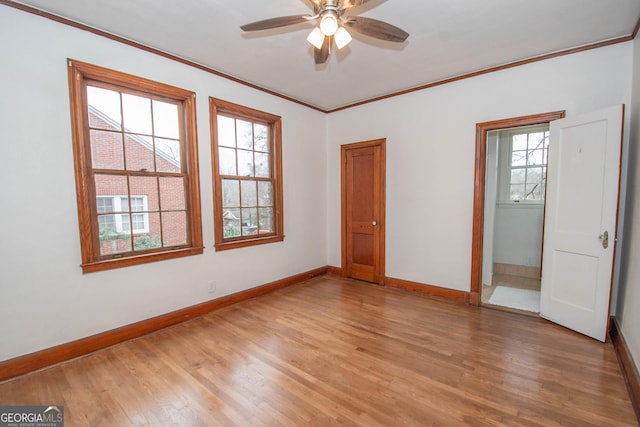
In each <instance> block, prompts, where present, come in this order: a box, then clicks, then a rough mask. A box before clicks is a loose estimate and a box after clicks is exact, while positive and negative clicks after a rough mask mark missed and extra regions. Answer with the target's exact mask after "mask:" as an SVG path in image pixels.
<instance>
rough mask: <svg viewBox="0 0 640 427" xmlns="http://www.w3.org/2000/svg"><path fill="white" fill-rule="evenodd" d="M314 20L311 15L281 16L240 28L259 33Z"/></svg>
mask: <svg viewBox="0 0 640 427" xmlns="http://www.w3.org/2000/svg"><path fill="white" fill-rule="evenodd" d="M309 19H312V17H311V16H309V15H292V16H280V17H278V18H271V19H265V20H263V21H256V22H252V23H250V24H246V25H243V26H241V27H240V29H241V30H242V31H259V30H268V29H271V28H279V27H286V26H287V25H295V24H300V23H302V22H307V21H309Z"/></svg>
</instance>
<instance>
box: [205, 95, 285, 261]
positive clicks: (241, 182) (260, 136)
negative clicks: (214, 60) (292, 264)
mask: <svg viewBox="0 0 640 427" xmlns="http://www.w3.org/2000/svg"><path fill="white" fill-rule="evenodd" d="M210 101H211V124H212V152H213V172H214V178H213V179H214V183H213V184H214V192H215V194H214V196H215V197H214V220H215V243H216V250H224V249H231V248H237V247H243V246H249V245H255V244H262V243H270V242H278V241H282V240H283V239H284V235H283V221H282V164H281V163H282V162H281V158H282V157H281V145H282V136H281V119H280V117H278V116H274V115H272V114H268V113H264V112H261V111H257V110H253V109H250V108H247V107H243V106H240V105H236V104H232V103H230V102H226V101H221V100H219V99H214V98H210Z"/></svg>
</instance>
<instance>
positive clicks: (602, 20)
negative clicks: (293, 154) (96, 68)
mask: <svg viewBox="0 0 640 427" xmlns="http://www.w3.org/2000/svg"><path fill="white" fill-rule="evenodd" d="M21 3H23V4H26V5H29V6H32V7H35V8H38V9H41V10H44V11H47V12H51V13H53V14H56V15H59V16H62V17H65V18H68V19H71V20H73V21H77V22H80V23H83V24H86V25H89V26H91V27H94V28H97V29H101V30H104V31H107V32H109V33H112V34H115V35H118V36H121V37H124V38H127V39H131V40H133V41H136V42H139V43H141V44H144V45H147V46H150V47H153V48H156V49H159V50H162V51H165V52H167V53H170V54H173V55H176V56H179V57H182V58H185V59H188V60H190V61H192V62H196V63H199V64H202V65H204V66H206V67H209V68H212V69H214V70H217V71H220V72H222V73H225V74H228V75H231V76H234V77H237V78H240V79H241V80H244V81H246V82H249V83H253V84H256V85H258V86H260V87H262V88H265V89H269V90H272V91H275V92H277V93H279V94H282V95H285V96H288V97H291V98H294V99H296V100H299V101H301V102H303V103H306V104H309V105H312V106H315V107H319V108H320V109H323V110H331V109H335V108H337V107H341V106H344V105H349V104H353V103H356V102H359V101H363V100H368V99H371V98H375V97H378V96H381V95H386V94H389V93H393V92H397V91H401V90H404V89H409V88H412V87H416V86H421V85H424V84H428V83H431V82H435V81H439V80H442V79H446V78H449V77H453V76H458V75H461V74H466V73H469V72H472V71H477V70H482V69H486V68H490V67H494V66H497V65H501V64H506V63H510V62H513V61H517V60H521V59H526V58H531V57H535V56H539V55H542V54H547V53H551V52H556V51H560V50H564V49H568V48H573V47H578V46H583V45H587V44H591V43H595V42H600V41H604V40H609V39H614V38H618V37H623V36H628V35H630V34H632V32H633V30H634V27H635V25H636V23H637V21H638V18H639V17H640V0H534V1H532V0H481V1H480V0H371V1H370V2H369V3H367V4H365V5H363V6H360V7H356V8H353V9H350V10H349V13H348V14H351V15H355V14H358V15H362V16H366V17H370V18H375V19H379V20H383V21H386V22H389V23H391V24H393V25H395V26H398V27H400V28H402V29H404V30H405V31H407V32H409V33H410V36H409V39H408V40H407V41H406V42H405V43H403V44H400V45H398V44H396V43H391V42H383V41H379V40H375V39H372V38H369V37H366V36H361V35H359V34H357V33H354V32H353V31H352V34H353V37H354V40H353V42H352V43H351V44H350V45H349V46H347V47H346V48H344V49H343V50H342V51H336V52H333V53H332V54H331V57H330V58H329V60H328V61H327V63H326V64H324V65H321V66H316V65H315V64H314V60H313V50H312V47H311V45H309V43H307V41H306V37H307V34H308V33H309V32H310V31H311V29H312V28H313V24H312V23H305V24H299V25H294V26H290V27H284V28H280V29H275V30H266V31H261V32H254V33H243V32H242V31H241V30H240V28H239V27H240V25H243V24H247V23H249V22H253V21H258V20H262V19H267V18H272V17H277V16H284V15H299V14H307V13H310V9H311V7H312V3H311V2H310V1H309V0H243V1H237V0H179V1H176V0H127V1H122V0H89V1H88V0H56V1H51V0H22V1H21Z"/></svg>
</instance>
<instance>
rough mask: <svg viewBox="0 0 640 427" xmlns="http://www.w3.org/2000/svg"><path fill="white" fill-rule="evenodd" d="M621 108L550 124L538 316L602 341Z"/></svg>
mask: <svg viewBox="0 0 640 427" xmlns="http://www.w3.org/2000/svg"><path fill="white" fill-rule="evenodd" d="M622 117H623V107H622V106H617V107H613V108H609V109H606V110H601V111H596V112H593V113H590V114H585V115H582V116H578V117H572V118H565V119H561V120H557V121H554V122H551V132H550V135H551V142H550V145H549V165H548V176H547V201H546V212H545V231H544V245H545V249H544V255H543V260H542V289H541V300H540V315H541V316H542V317H545V318H547V319H549V320H551V321H553V322H556V323H559V324H561V325H563V326H566V327H568V328H570V329H573V330H575V331H578V332H580V333H583V334H585V335H588V336H590V337H592V338H595V339H598V340H601V341H604V340H605V339H606V333H607V325H608V320H609V301H610V296H611V279H612V272H613V260H614V246H615V245H613V244H611V245H605V244H603V241H602V240H603V239H604V233H605V231H606V232H607V233H608V234H609V235H611V236H612V239H613V238H615V233H616V225H617V208H618V191H619V176H620V145H621V137H622Z"/></svg>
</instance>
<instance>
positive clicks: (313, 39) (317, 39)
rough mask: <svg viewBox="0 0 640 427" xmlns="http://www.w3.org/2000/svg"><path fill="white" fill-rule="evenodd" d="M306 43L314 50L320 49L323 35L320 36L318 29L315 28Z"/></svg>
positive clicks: (320, 32)
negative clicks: (313, 47)
mask: <svg viewBox="0 0 640 427" xmlns="http://www.w3.org/2000/svg"><path fill="white" fill-rule="evenodd" d="M307 41H308V42H309V43H311V44H312V45H313V46H315V48H316V49H322V44H323V43H324V34H322V31H321V30H320V28H318V27H316V28H314V29H313V31H311V32H310V33H309V35H308V36H307Z"/></svg>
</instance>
